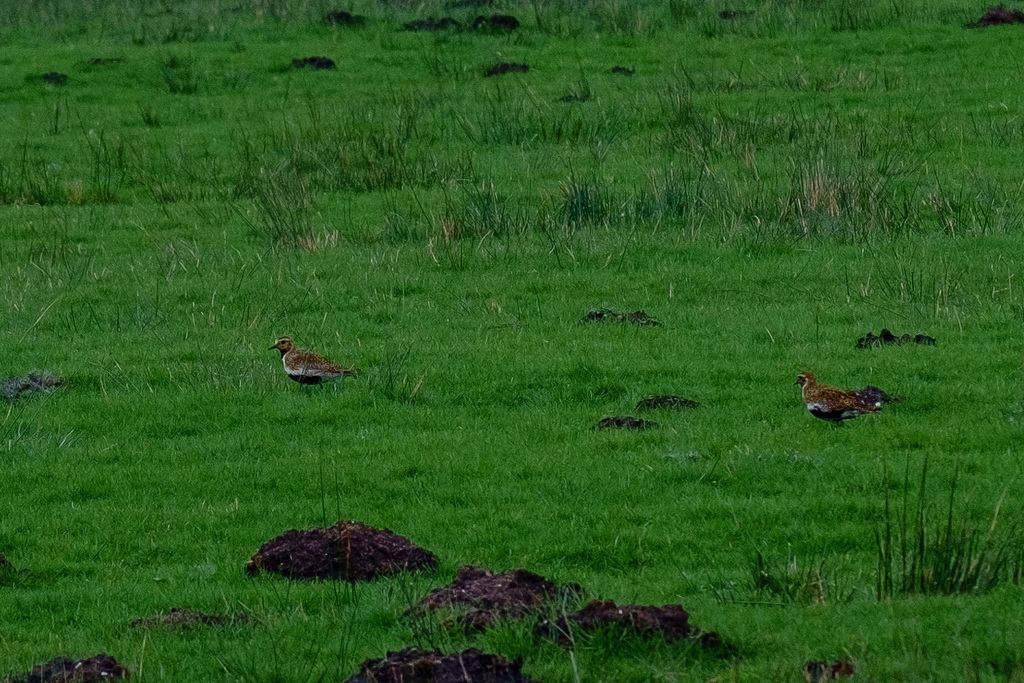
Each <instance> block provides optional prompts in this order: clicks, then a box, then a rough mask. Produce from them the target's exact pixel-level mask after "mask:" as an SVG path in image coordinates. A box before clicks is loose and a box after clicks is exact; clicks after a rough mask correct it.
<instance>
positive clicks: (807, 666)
mask: <svg viewBox="0 0 1024 683" xmlns="http://www.w3.org/2000/svg"><path fill="white" fill-rule="evenodd" d="M801 672H802V673H803V675H804V680H806V681H807V683H826V682H827V681H834V680H836V679H837V678H847V677H849V676H852V675H853V664H851V663H850V662H844V661H842V660H841V659H837V660H835V661H834V662H832V663H831V664H830V663H829V662H816V661H812V662H804V665H803V667H801Z"/></svg>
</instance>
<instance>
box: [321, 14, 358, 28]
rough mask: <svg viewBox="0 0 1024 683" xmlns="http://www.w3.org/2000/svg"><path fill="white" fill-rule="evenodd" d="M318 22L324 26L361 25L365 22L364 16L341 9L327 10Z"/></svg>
mask: <svg viewBox="0 0 1024 683" xmlns="http://www.w3.org/2000/svg"><path fill="white" fill-rule="evenodd" d="M320 23H321V24H323V25H324V26H362V25H363V24H365V23H366V17H364V16H363V15H361V14H350V13H348V12H342V11H337V12H328V13H327V14H325V15H324V16H323V18H322V19H321V20H320Z"/></svg>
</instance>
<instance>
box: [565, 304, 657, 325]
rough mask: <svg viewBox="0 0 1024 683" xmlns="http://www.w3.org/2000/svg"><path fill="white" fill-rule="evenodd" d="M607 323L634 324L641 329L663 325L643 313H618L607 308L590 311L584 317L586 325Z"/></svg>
mask: <svg viewBox="0 0 1024 683" xmlns="http://www.w3.org/2000/svg"><path fill="white" fill-rule="evenodd" d="M605 321H611V322H616V323H633V324H634V325H640V326H641V327H643V326H647V325H650V326H653V327H656V326H658V325H661V323H659V322H658V321H657V320H655V319H654V318H652V317H650V316H648V315H647V314H646V313H644V312H643V311H634V312H632V313H616V312H615V311H612V310H609V309H607V308H598V309H596V310H593V311H590V312H589V313H587V314H586V315H585V316H583V322H585V323H592V322H605Z"/></svg>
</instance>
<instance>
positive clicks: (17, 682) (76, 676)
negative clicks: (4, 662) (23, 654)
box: [4, 654, 128, 683]
mask: <svg viewBox="0 0 1024 683" xmlns="http://www.w3.org/2000/svg"><path fill="white" fill-rule="evenodd" d="M115 678H128V669H126V668H124V667H123V666H121V665H120V664H118V663H117V660H116V659H114V658H113V657H111V656H110V655H106V654H98V655H96V656H95V657H90V658H89V659H82V660H79V661H74V660H72V659H68V658H67V657H55V658H54V659H51V660H50V661H48V662H47V663H46V664H40V665H39V666H37V667H34V668H33V669H32V670H31V671H29V672H27V673H23V674H15V675H13V676H9V677H8V678H5V679H4V683H47V682H50V683H69V682H70V681H76V682H84V683H95V682H97V681H109V680H113V679H115Z"/></svg>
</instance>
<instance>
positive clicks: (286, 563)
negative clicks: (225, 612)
mask: <svg viewBox="0 0 1024 683" xmlns="http://www.w3.org/2000/svg"><path fill="white" fill-rule="evenodd" d="M437 564H438V559H437V556H436V555H434V554H433V553H432V552H430V551H428V550H424V549H423V548H420V547H419V546H417V545H415V544H414V543H412V542H411V541H409V539H407V538H404V537H402V536H399V535H398V534H396V533H394V532H393V531H391V530H390V529H375V528H373V527H370V526H367V525H365V524H363V523H361V522H345V521H343V522H338V523H337V524H335V525H334V526H332V527H329V528H327V529H321V528H313V529H307V530H305V531H299V530H297V529H292V530H290V531H286V532H284V533H283V534H282V535H280V536H278V537H277V538H275V539H273V540H271V541H268V542H267V543H264V544H263V546H262V547H261V548H260V549H259V551H258V552H257V553H256V554H255V555H253V556H252V559H251V560H249V563H248V564H247V565H246V568H245V570H246V572H247V573H248V574H249V575H250V576H253V575H256V574H258V573H260V572H275V573H277V574H281V575H282V576H285V577H287V578H290V579H344V580H346V581H369V580H371V579H374V578H376V577H378V576H384V575H388V574H396V573H398V572H401V571H411V570H417V569H432V568H434V567H436V566H437Z"/></svg>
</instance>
